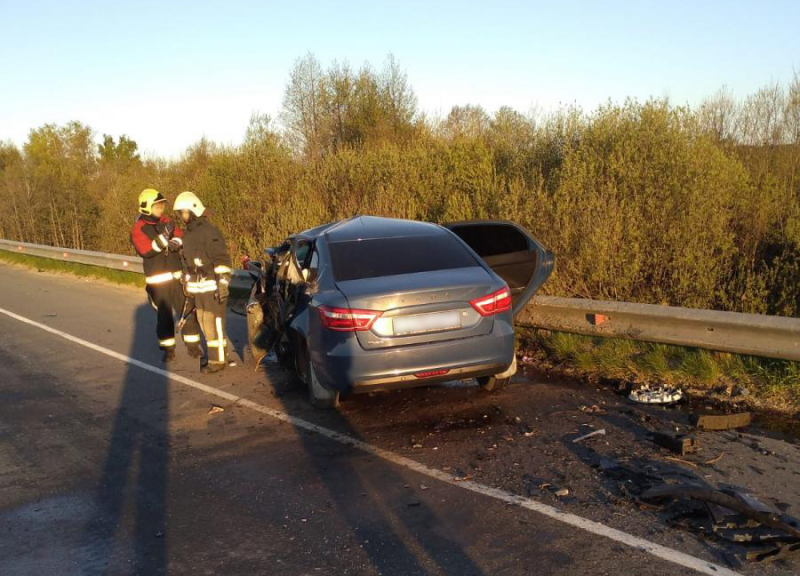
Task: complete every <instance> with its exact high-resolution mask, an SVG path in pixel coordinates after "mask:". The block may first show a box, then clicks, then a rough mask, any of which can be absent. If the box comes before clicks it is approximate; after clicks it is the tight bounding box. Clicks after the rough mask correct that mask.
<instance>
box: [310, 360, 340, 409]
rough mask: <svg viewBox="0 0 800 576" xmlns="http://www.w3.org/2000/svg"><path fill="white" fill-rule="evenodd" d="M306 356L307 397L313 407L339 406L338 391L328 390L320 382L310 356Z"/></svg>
mask: <svg viewBox="0 0 800 576" xmlns="http://www.w3.org/2000/svg"><path fill="white" fill-rule="evenodd" d="M306 356H308V371H307V372H306V374H307V379H308V399H309V401H310V402H311V405H312V406H313V407H314V408H337V407H338V406H339V392H338V391H334V390H328V389H327V388H325V386H323V385H322V383H320V381H319V379H318V378H317V373H316V372H315V371H314V365H313V364H312V363H311V356H310V355H309V354H306Z"/></svg>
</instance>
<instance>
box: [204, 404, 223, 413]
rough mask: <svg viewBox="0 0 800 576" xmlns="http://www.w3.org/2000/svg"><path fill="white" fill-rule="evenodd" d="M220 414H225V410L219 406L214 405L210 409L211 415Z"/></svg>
mask: <svg viewBox="0 0 800 576" xmlns="http://www.w3.org/2000/svg"><path fill="white" fill-rule="evenodd" d="M219 412H225V408H223V407H222V406H220V405H218V404H212V405H211V408H209V409H208V413H209V415H211V414H218V413H219Z"/></svg>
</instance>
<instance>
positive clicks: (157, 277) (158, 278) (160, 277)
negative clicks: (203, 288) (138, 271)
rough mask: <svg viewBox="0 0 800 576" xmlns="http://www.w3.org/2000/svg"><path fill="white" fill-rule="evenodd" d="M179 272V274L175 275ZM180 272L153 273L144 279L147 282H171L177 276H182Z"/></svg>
mask: <svg viewBox="0 0 800 576" xmlns="http://www.w3.org/2000/svg"><path fill="white" fill-rule="evenodd" d="M175 274H177V276H175ZM180 277H181V273H180V272H162V273H161V274H153V275H152V276H148V277H147V278H145V279H144V282H145V284H163V283H164V282H171V281H173V280H175V279H176V278H180Z"/></svg>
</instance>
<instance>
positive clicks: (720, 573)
mask: <svg viewBox="0 0 800 576" xmlns="http://www.w3.org/2000/svg"><path fill="white" fill-rule="evenodd" d="M0 313H3V314H5V315H6V316H8V317H9V318H13V319H15V320H19V321H20V322H23V323H25V324H28V325H30V326H35V327H36V328H40V329H41V330H44V331H45V332H49V333H50V334H54V335H56V336H60V337H61V338H64V339H65V340H69V341H70V342H74V343H75V344H79V345H80V346H84V347H86V348H89V349H91V350H94V351H96V352H99V353H101V354H105V355H106V356H109V357H111V358H115V359H117V360H120V361H121V362H126V363H128V364H131V365H132V366H136V367H138V368H141V369H142V370H147V371H148V372H152V373H154V374H158V375H160V376H164V377H165V378H169V379H170V380H172V381H174V382H179V383H181V384H184V385H186V386H189V387H191V388H195V389H196V390H200V391H201V392H205V393H207V394H211V395H213V396H216V397H217V398H222V399H223V400H228V401H230V402H233V403H235V404H238V405H239V406H243V407H245V408H250V409H251V410H254V411H256V412H260V413H261V414H266V415H267V416H270V417H272V418H275V419H276V420H281V421H283V422H287V423H289V424H291V425H293V426H295V427H297V428H302V429H304V430H308V431H309V432H314V433H316V434H320V435H322V436H325V437H326V438H330V439H331V440H335V441H336V442H340V443H342V444H346V445H350V446H353V447H354V448H357V449H358V450H362V451H363V452H366V453H368V454H372V455H374V456H377V457H378V458H382V459H383V460H386V461H388V462H392V463H394V464H397V465H398V466H403V467H404V468H408V469H409V470H413V471H414V472H417V473H419V474H423V475H425V476H428V477H430V478H435V479H436V480H439V481H441V482H444V483H445V484H450V485H452V486H456V487H457V488H463V489H465V490H469V491H471V492H475V493H477V494H482V495H484V496H488V497H490V498H495V499H497V500H501V501H503V502H506V503H508V504H513V505H515V506H520V507H521V508H525V509H527V510H532V511H534V512H538V513H539V514H542V515H543V516H547V517H548V518H552V519H553V520H557V521H559V522H562V523H564V524H568V525H569V526H573V527H575V528H580V529H581V530H585V531H586V532H589V533H591V534H596V535H598V536H603V537H605V538H608V539H610V540H614V541H615V542H619V543H621V544H625V545H626V546H630V547H632V548H636V549H637V550H640V551H642V552H647V553H648V554H651V555H653V556H656V557H658V558H661V559H662V560H666V561H667V562H672V563H673V564H677V565H679V566H683V567H684V568H690V569H692V570H695V571H697V572H700V573H701V574H710V575H714V576H742V575H741V574H739V573H738V572H734V571H733V570H730V569H729V568H725V567H724V566H720V565H718V564H713V563H712V562H707V561H705V560H702V559H700V558H695V557H694V556H691V555H689V554H684V553H683V552H679V551H678V550H673V549H672V548H668V547H666V546H661V545H660V544H656V543H654V542H650V541H649V540H645V539H644V538H639V537H638V536H633V535H632V534H628V533H627V532H623V531H621V530H617V529H616V528H611V527H610V526H606V525H605V524H601V523H600V522H595V521H594V520H588V519H586V518H583V517H581V516H576V515H575V514H571V513H569V512H564V511H563V510H559V509H558V508H556V507H554V506H550V505H548V504H544V503H542V502H539V501H537V500H534V499H532V498H526V497H524V496H518V495H516V494H512V493H511V492H506V491H505V490H500V489H498V488H492V487H491V486H485V485H483V484H479V483H477V482H472V481H457V480H456V479H455V478H454V477H453V476H451V475H450V474H447V473H445V472H442V471H441V470H438V469H436V468H431V467H430V466H427V465H425V464H422V463H420V462H417V461H415V460H411V459H409V458H406V457H405V456H400V455H399V454H395V453H394V452H389V451H388V450H383V449H382V448H378V447H377V446H373V445H372V444H367V443H366V442H362V441H361V440H357V439H355V438H352V437H350V436H347V435H346V434H340V433H339V432H335V431H334V430H330V429H329V428H325V427H323V426H318V425H317V424H313V423H311V422H308V421H306V420H303V419H302V418H297V417H296V416H291V415H289V414H286V413H285V412H281V411H280V410H275V409H273V408H269V407H267V406H264V405H262V404H258V403H256V402H253V401H252V400H248V399H247V398H242V397H241V396H237V395H236V394H231V393H230V392H225V391H224V390H220V389H218V388H214V387H213V386H208V385H206V384H203V383H201V382H197V381H196V380H192V379H191V378H186V377H185V376H181V375H180V374H174V373H172V372H169V371H167V370H162V369H161V368H157V367H155V366H152V365H151V364H147V363H146V362H142V361H141V360H137V359H136V358H131V357H130V356H127V355H125V354H120V353H119V352H114V351H113V350H109V349H108V348H104V347H103V346H98V345H97V344H93V343H92V342H88V341H87V340H84V339H82V338H78V337H77V336H73V335H72V334H67V333H66V332H62V331H61V330H57V329H55V328H51V327H50V326H47V325H45V324H41V323H39V322H36V321H34V320H30V319H28V318H25V317H24V316H20V315H19V314H15V313H13V312H10V311H8V310H5V309H3V308H0Z"/></svg>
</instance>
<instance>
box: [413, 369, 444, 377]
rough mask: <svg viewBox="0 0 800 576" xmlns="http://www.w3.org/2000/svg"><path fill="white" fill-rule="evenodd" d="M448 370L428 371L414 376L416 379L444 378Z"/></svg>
mask: <svg viewBox="0 0 800 576" xmlns="http://www.w3.org/2000/svg"><path fill="white" fill-rule="evenodd" d="M448 372H450V370H444V369H443V370H428V371H427V372H417V373H416V374H414V376H416V377H417V378H433V377H434V376H444V375H445V374H447V373H448Z"/></svg>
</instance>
